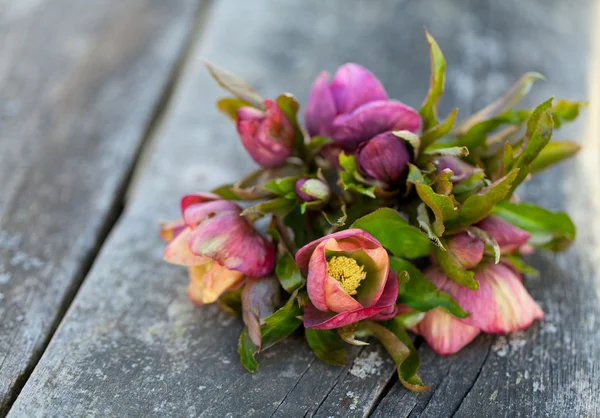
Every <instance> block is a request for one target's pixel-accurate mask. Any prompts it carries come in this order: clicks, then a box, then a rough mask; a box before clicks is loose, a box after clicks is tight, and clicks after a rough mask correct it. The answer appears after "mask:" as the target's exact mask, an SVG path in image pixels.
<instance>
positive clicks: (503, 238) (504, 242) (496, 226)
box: [477, 215, 531, 254]
mask: <svg viewBox="0 0 600 418" xmlns="http://www.w3.org/2000/svg"><path fill="white" fill-rule="evenodd" d="M477 227H478V228H480V229H483V230H484V231H485V232H487V233H488V234H490V235H491V236H492V237H494V239H495V240H496V242H497V243H498V245H499V246H500V252H501V253H502V254H511V253H514V252H516V251H518V250H519V249H521V247H523V246H524V245H525V244H526V243H527V241H528V240H529V238H530V237H531V235H530V234H529V232H527V231H525V230H523V229H521V228H519V227H516V226H514V225H513V224H511V223H510V222H506V221H505V220H504V219H502V218H500V217H499V216H495V215H490V216H488V217H487V218H485V219H484V220H482V221H480V222H479V223H478V224H477Z"/></svg>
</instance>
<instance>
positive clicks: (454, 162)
mask: <svg viewBox="0 0 600 418" xmlns="http://www.w3.org/2000/svg"><path fill="white" fill-rule="evenodd" d="M433 164H434V165H435V169H436V172H437V173H438V174H439V173H441V172H442V171H443V170H445V169H447V168H449V169H450V170H452V178H451V179H450V180H451V181H452V183H454V184H459V183H461V182H462V181H464V180H466V179H467V178H468V177H469V176H470V175H471V174H473V172H474V171H475V167H473V166H472V165H471V164H469V163H466V162H464V161H463V160H461V159H460V158H458V157H452V156H444V157H439V158H437V159H436V160H434V162H433Z"/></svg>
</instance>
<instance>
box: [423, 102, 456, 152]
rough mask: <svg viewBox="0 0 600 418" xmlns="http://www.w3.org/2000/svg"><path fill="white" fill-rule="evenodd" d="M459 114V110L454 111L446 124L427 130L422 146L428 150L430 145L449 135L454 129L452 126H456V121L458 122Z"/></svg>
mask: <svg viewBox="0 0 600 418" xmlns="http://www.w3.org/2000/svg"><path fill="white" fill-rule="evenodd" d="M457 114H458V109H456V108H454V109H452V112H450V114H449V115H448V117H447V118H446V120H445V121H444V122H442V123H440V124H438V125H436V126H433V127H431V128H430V129H428V130H427V132H425V133H424V134H423V135H421V144H422V146H423V148H427V147H428V146H429V145H431V144H433V143H434V142H435V141H437V140H438V139H440V138H442V137H443V136H445V135H447V134H448V133H449V132H450V130H451V129H452V126H453V125H454V121H455V120H456V115H457Z"/></svg>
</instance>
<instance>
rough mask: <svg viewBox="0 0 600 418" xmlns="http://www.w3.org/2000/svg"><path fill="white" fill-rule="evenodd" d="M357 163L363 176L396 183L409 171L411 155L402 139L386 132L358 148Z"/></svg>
mask: <svg viewBox="0 0 600 418" xmlns="http://www.w3.org/2000/svg"><path fill="white" fill-rule="evenodd" d="M357 161H358V168H359V170H360V171H361V173H362V174H364V175H366V176H368V177H370V178H373V179H375V180H379V181H381V182H384V183H394V182H397V181H398V180H400V178H401V177H402V176H404V174H406V172H407V171H408V163H409V162H410V154H409V153H408V150H407V149H406V145H405V144H404V142H403V141H402V139H400V138H398V137H396V136H395V135H394V134H393V133H391V132H386V133H383V134H379V135H377V136H376V137H374V138H373V139H371V140H370V141H367V142H363V143H362V144H361V145H360V147H359V148H358V153H357Z"/></svg>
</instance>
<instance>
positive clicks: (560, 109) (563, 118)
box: [552, 99, 588, 129]
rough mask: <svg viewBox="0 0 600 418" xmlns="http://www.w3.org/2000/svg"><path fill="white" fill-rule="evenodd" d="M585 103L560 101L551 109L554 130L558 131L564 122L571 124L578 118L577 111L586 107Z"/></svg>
mask: <svg viewBox="0 0 600 418" xmlns="http://www.w3.org/2000/svg"><path fill="white" fill-rule="evenodd" d="M587 105H588V104H587V102H571V101H569V100H564V99H561V100H559V101H557V102H556V104H555V105H554V106H553V107H552V118H553V120H554V128H555V129H558V128H560V127H561V126H562V124H563V123H565V122H572V121H574V120H575V119H577V117H578V116H579V111H580V110H581V109H582V108H584V107H587Z"/></svg>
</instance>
